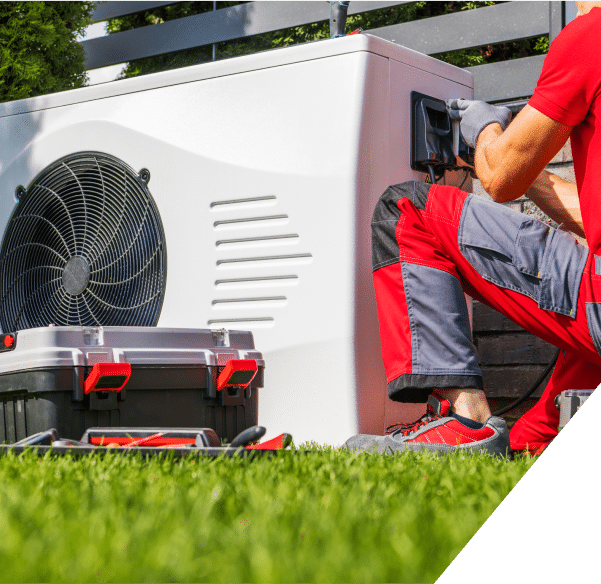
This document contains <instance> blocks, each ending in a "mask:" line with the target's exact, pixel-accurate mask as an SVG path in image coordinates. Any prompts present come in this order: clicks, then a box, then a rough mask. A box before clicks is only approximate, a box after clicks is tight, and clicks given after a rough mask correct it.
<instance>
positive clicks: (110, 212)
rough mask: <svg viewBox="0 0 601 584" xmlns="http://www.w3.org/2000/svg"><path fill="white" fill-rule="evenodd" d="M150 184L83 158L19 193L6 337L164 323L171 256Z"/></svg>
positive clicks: (2, 305) (1, 278)
mask: <svg viewBox="0 0 601 584" xmlns="http://www.w3.org/2000/svg"><path fill="white" fill-rule="evenodd" d="M149 179H150V173H149V172H148V171H147V170H142V171H141V172H140V175H138V174H136V173H135V172H134V171H133V170H132V169H131V168H129V166H127V165H126V164H125V163H123V162H122V161H120V160H118V159H116V158H114V157H112V156H110V155H107V154H99V153H90V152H82V153H78V154H73V155H71V156H68V157H66V158H63V159H61V160H58V161H56V162H55V163H53V164H52V165H50V166H48V167H47V168H46V169H45V170H43V171H42V172H41V173H40V174H39V175H38V176H37V177H36V178H35V179H34V180H33V182H32V183H31V184H30V185H29V187H28V188H27V190H24V189H23V188H22V187H19V189H18V190H17V196H19V197H20V201H19V203H18V205H17V207H16V208H15V211H14V213H13V215H12V217H11V219H10V221H9V224H8V227H7V229H6V233H5V236H4V241H3V243H2V250H1V251H0V325H1V326H2V330H3V331H5V332H6V331H16V330H20V329H26V328H34V327H38V326H47V325H49V324H56V325H60V326H154V325H156V323H157V321H158V319H159V315H160V312H161V307H162V304H163V297H164V292H165V284H166V277H167V251H166V246H165V234H164V231H163V225H162V223H161V219H160V215H159V212H158V209H157V207H156V204H155V202H154V200H153V198H152V195H151V194H150V192H149V191H148V188H147V182H148V180H149Z"/></svg>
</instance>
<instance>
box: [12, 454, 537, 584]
mask: <svg viewBox="0 0 601 584" xmlns="http://www.w3.org/2000/svg"><path fill="white" fill-rule="evenodd" d="M533 462H534V459H533V458H529V457H528V458H524V457H520V458H516V460H514V461H510V460H502V459H493V458H491V457H489V456H487V455H472V456H465V457H464V456H462V455H455V454H454V455H450V456H441V457H436V456H434V455H430V454H426V453H419V454H417V453H404V454H397V455H395V456H390V457H388V456H386V457H385V456H381V455H377V454H365V453H352V454H351V453H348V452H340V451H336V450H333V449H322V450H319V449H316V450H315V451H312V452H309V453H306V454H305V453H302V452H299V451H290V452H282V453H280V454H278V455H277V456H275V457H269V458H268V457H263V458H261V459H254V460H247V459H241V458H221V459H208V458H207V459H195V458H194V459H192V458H189V459H183V460H181V459H180V460H177V459H173V458H172V457H167V458H155V459H150V460H142V459H141V458H140V457H139V456H137V455H131V456H121V455H119V454H116V453H105V454H102V455H94V456H90V457H85V458H82V459H75V458H71V457H63V458H51V457H48V456H46V457H45V458H38V457H37V456H35V455H33V454H30V453H27V454H25V455H23V456H20V457H17V456H14V455H12V454H9V455H6V456H2V457H0V566H1V568H0V579H1V580H2V581H4V582H64V581H69V582H157V581H158V582H180V581H181V582H204V581H210V582H432V581H434V580H436V578H437V577H438V576H439V575H440V574H441V573H442V572H443V570H444V569H445V568H446V567H447V565H448V564H449V563H450V562H451V561H452V559H453V558H454V557H455V556H456V555H457V554H458V553H459V551H460V550H461V548H463V546H464V545H465V544H466V543H467V542H468V540H469V539H470V538H471V537H472V535H474V533H475V532H476V531H477V529H478V528H479V527H480V525H481V524H482V523H483V522H484V521H485V520H486V518H487V517H488V516H489V515H490V514H491V513H492V511H494V509H495V508H496V507H497V505H498V504H499V503H500V502H501V501H502V500H503V498H504V497H505V495H507V493H509V491H510V490H511V489H512V487H513V486H514V485H515V484H516V483H517V481H519V479H520V478H521V477H522V476H523V474H524V473H525V472H526V470H528V468H530V466H531V465H532V464H533Z"/></svg>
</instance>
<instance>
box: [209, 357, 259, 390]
mask: <svg viewBox="0 0 601 584" xmlns="http://www.w3.org/2000/svg"><path fill="white" fill-rule="evenodd" d="M256 374H257V362H256V361H255V360H254V359H230V360H229V361H228V362H227V364H226V365H225V367H224V368H223V371H222V372H221V373H220V374H219V377H218V378H217V390H218V391H221V390H222V389H223V388H224V387H235V388H245V387H247V386H248V384H249V383H250V382H251V381H252V380H253V379H254V378H255V375H256Z"/></svg>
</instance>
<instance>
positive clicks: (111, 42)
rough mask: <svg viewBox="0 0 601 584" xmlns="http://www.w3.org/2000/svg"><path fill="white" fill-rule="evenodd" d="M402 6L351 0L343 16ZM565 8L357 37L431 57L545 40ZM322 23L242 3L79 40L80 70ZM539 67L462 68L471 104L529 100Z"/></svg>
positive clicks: (480, 15) (519, 7) (456, 17)
mask: <svg viewBox="0 0 601 584" xmlns="http://www.w3.org/2000/svg"><path fill="white" fill-rule="evenodd" d="M405 3H406V2H379V1H371V2H361V1H352V2H351V3H350V9H349V14H359V13H363V12H368V11H372V10H378V9H381V8H386V7H391V6H396V5H399V4H405ZM168 4H175V3H174V2H107V3H102V4H99V5H98V7H97V8H96V10H95V13H94V21H96V22H100V21H103V20H107V19H109V18H115V17H119V16H124V15H127V14H132V13H137V12H142V11H146V10H149V9H151V8H156V7H159V6H165V5H168ZM571 4H573V3H566V2H506V3H502V4H497V5H493V6H488V7H482V8H478V9H476V10H465V11H461V12H456V13H453V14H447V15H443V16H436V17H432V18H425V19H422V20H417V21H413V22H406V23H402V24H391V25H389V26H385V27H381V28H376V29H372V30H368V31H365V32H367V33H369V34H373V35H375V36H379V37H381V38H383V39H386V40H390V41H393V42H396V43H398V44H401V45H403V46H406V47H409V48H411V49H414V50H416V51H419V52H421V53H425V54H428V55H436V54H440V53H448V52H452V51H457V50H462V49H471V48H477V47H482V46H486V45H492V44H496V43H506V42H512V41H517V40H521V39H527V38H536V37H540V36H544V35H549V36H550V38H551V39H553V38H554V37H555V36H556V35H557V34H558V33H559V31H560V30H561V29H562V28H563V26H565V24H566V23H567V22H569V20H571V19H573V18H574V17H575V9H574V8H573V7H572V6H571ZM328 18H329V8H328V5H327V3H326V2H260V1H259V2H248V3H246V4H240V5H237V6H234V7H231V8H222V9H219V10H214V11H211V12H205V13H203V14H198V15H195V16H187V17H184V18H179V19H176V20H171V21H169V22H165V23H161V24H155V25H152V26H144V27H140V28H136V29H133V30H128V31H123V32H119V33H115V34H111V35H109V36H105V37H101V38H97V39H91V40H85V41H82V46H83V47H84V49H85V51H86V55H87V62H86V65H87V68H88V69H95V68H99V67H104V66H108V65H115V64H118V63H125V62H128V61H133V60H136V59H141V58H144V57H152V56H156V55H161V54H164V53H171V52H175V51H180V50H184V49H190V48H194V47H200V46H204V45H211V44H215V43H220V42H223V41H231V40H235V39H240V38H244V37H248V36H252V35H258V34H264V33H268V32H273V31H277V30H283V29H287V28H292V27H295V26H303V25H307V24H312V23H315V22H320V21H323V20H327V19H328ZM543 60H544V57H543V56H533V57H526V58H522V59H514V60H509V61H503V62H499V63H491V64H487V65H478V66H475V67H468V68H467V69H468V70H469V71H470V72H471V73H472V74H473V75H474V80H475V88H476V89H475V93H476V95H475V97H476V99H483V100H486V101H511V100H517V99H520V98H524V97H528V96H530V95H531V94H532V92H533V90H534V86H535V84H536V80H537V78H538V76H539V74H540V71H541V68H542V62H543ZM508 80H511V82H510V83H509V82H508Z"/></svg>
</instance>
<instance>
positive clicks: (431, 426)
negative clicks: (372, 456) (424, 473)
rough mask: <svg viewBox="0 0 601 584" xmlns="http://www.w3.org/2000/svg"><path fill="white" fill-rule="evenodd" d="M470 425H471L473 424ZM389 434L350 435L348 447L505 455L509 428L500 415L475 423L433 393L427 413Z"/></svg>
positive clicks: (376, 450)
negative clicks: (461, 415)
mask: <svg viewBox="0 0 601 584" xmlns="http://www.w3.org/2000/svg"><path fill="white" fill-rule="evenodd" d="M470 426H474V427H473V428H472V427H470ZM390 429H391V430H393V431H392V432H391V433H390V434H387V435H384V436H371V435H369V434H358V435H357V436H353V437H352V438H349V439H348V440H347V441H346V443H345V447H346V448H348V449H349V450H368V451H373V452H380V453H384V454H391V453H392V452H395V451H397V450H398V451H403V450H429V451H432V452H438V453H447V452H453V451H456V450H460V451H462V452H472V451H476V450H483V451H485V452H489V453H490V454H499V455H503V456H506V455H507V454H509V452H510V447H509V431H508V429H507V424H506V423H505V420H503V419H502V418H497V417H495V416H491V417H490V418H488V420H486V423H485V424H478V423H477V422H473V421H472V420H467V419H466V418H461V417H456V415H455V414H452V413H451V404H450V402H449V401H448V400H446V399H443V398H441V397H440V396H439V395H437V394H436V393H432V394H430V396H429V397H428V404H427V409H426V413H425V414H424V415H423V416H422V417H421V418H420V419H419V420H417V422H413V423H412V424H399V425H398V426H397V427H395V428H392V427H391V428H390Z"/></svg>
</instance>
